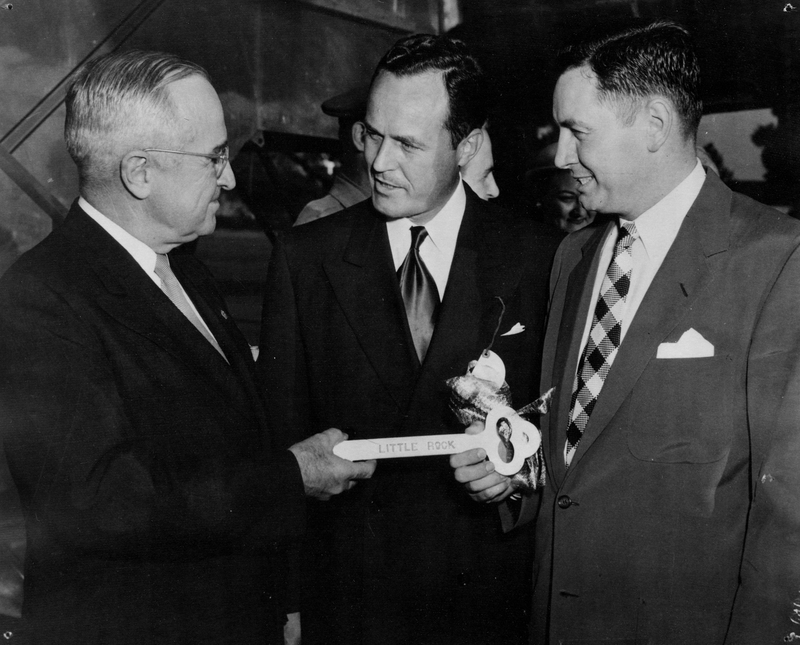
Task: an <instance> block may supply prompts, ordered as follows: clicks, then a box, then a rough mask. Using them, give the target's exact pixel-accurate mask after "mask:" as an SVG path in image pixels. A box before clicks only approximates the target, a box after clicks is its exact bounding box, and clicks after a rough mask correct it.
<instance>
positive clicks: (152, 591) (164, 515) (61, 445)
mask: <svg viewBox="0 0 800 645" xmlns="http://www.w3.org/2000/svg"><path fill="white" fill-rule="evenodd" d="M66 106H67V119H66V128H65V132H66V140H67V146H68V149H69V152H70V154H71V155H72V157H73V159H74V160H75V162H76V164H77V166H78V170H79V175H80V192H81V197H80V199H79V200H77V201H76V203H75V204H74V205H73V207H72V209H71V211H70V213H69V215H68V217H67V219H66V221H65V222H64V223H63V224H62V225H61V226H59V227H58V228H56V229H55V230H54V231H53V232H52V234H51V235H49V236H48V238H47V239H46V240H45V241H44V242H42V243H41V244H40V245H38V246H37V247H36V248H34V249H33V250H32V251H30V252H29V253H27V254H25V255H24V256H23V257H22V258H21V259H20V260H19V261H18V262H17V263H16V264H15V266H14V267H12V268H11V270H10V271H8V273H6V275H5V276H4V277H3V279H2V282H1V283H0V355H2V357H3V358H2V361H0V425H1V426H2V433H3V440H4V445H5V451H6V454H7V456H8V462H9V466H10V470H11V473H12V475H13V477H14V480H15V482H16V484H17V487H18V489H19V493H20V497H21V500H22V503H23V506H24V511H25V516H26V520H27V535H28V550H27V558H26V563H25V588H24V593H25V599H24V605H23V610H22V615H23V621H24V632H25V635H26V636H27V637H28V638H29V641H30V642H31V643H36V644H37V645H40V644H47V643H53V644H54V645H55V644H58V645H67V644H70V643H74V644H75V645H78V644H80V645H86V644H87V643H98V644H99V643H109V644H110V643H114V644H115V645H119V644H124V643H131V644H133V643H137V644H139V643H170V644H174V643H193V644H196V643H215V644H217V643H230V644H231V645H233V644H236V645H241V644H243V643H265V642H267V643H276V642H282V640H283V636H282V631H283V630H282V624H283V622H284V618H285V610H284V608H283V606H282V602H281V600H280V596H281V581H280V576H278V575H277V573H278V571H279V569H280V566H279V565H280V562H279V559H280V553H281V551H282V549H283V548H285V546H284V543H285V542H286V541H287V540H293V539H297V537H298V535H299V534H300V533H301V531H302V528H303V524H304V504H305V502H304V499H305V495H306V494H308V495H313V496H315V497H329V496H330V495H331V494H333V493H336V492H340V491H342V490H344V489H346V488H348V487H349V486H350V484H351V483H352V482H351V480H352V479H353V478H355V477H365V476H368V475H369V473H370V470H371V468H372V467H373V465H372V464H352V463H350V462H348V461H345V460H342V459H339V458H337V457H335V456H334V455H333V454H332V452H331V450H332V447H333V445H334V444H335V443H337V442H338V441H340V440H341V439H342V434H341V433H340V432H339V431H338V430H333V429H330V430H327V431H326V432H324V433H322V434H320V435H317V436H314V437H310V438H309V439H307V440H306V441H303V442H302V443H298V444H296V445H294V446H291V447H290V449H289V450H275V448H274V445H273V442H272V440H271V437H270V434H269V433H268V432H267V425H266V414H265V410H264V403H263V400H262V396H263V392H262V391H261V389H260V388H259V387H257V385H256V382H255V365H254V363H253V360H252V355H251V352H250V348H249V347H248V346H247V344H246V342H245V340H244V338H243V337H242V335H241V334H240V333H239V331H238V330H237V329H236V326H235V325H234V323H233V321H232V320H231V317H230V314H229V313H228V311H227V309H226V307H225V303H224V302H223V300H222V298H221V296H220V294H219V292H218V291H217V290H216V289H215V287H214V284H213V282H212V280H211V277H210V275H209V274H208V272H207V270H206V269H205V268H204V267H203V266H202V265H201V264H200V263H199V262H197V261H195V260H194V259H193V258H192V257H190V256H175V255H171V254H169V252H170V251H172V250H173V249H175V248H177V247H178V246H179V245H181V244H183V243H184V242H188V241H191V240H193V239H195V238H197V236H198V235H207V234H209V233H211V232H212V231H213V230H214V225H215V213H216V211H217V208H218V207H219V201H218V199H219V195H220V192H221V191H222V190H226V189H230V188H232V187H233V186H234V184H235V180H234V177H233V173H232V172H231V169H230V166H229V165H228V148H227V134H226V130H225V123H224V120H223V113H222V106H221V105H220V102H219V99H218V98H217V95H216V93H215V92H214V89H213V88H212V86H211V85H210V83H209V81H208V77H207V75H206V73H205V71H204V70H203V69H202V68H200V67H198V66H196V65H194V64H192V63H189V62H187V61H183V60H180V59H177V58H175V57H173V56H170V55H167V54H159V53H144V52H136V51H132V52H127V53H123V54H115V55H111V56H108V57H104V58H101V59H98V60H96V61H94V62H92V63H90V64H89V65H88V66H87V67H86V68H84V69H83V70H82V71H81V72H80V73H79V75H78V76H77V78H76V81H75V83H74V84H73V86H72V88H71V89H70V91H69V94H68V96H67V102H66Z"/></svg>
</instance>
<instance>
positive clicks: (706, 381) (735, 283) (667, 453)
mask: <svg viewBox="0 0 800 645" xmlns="http://www.w3.org/2000/svg"><path fill="white" fill-rule="evenodd" d="M613 226H614V225H613V224H611V225H609V226H608V227H607V228H605V229H596V230H586V231H580V232H578V233H576V234H574V235H570V236H568V237H567V238H566V240H565V241H564V243H563V244H562V246H561V247H560V249H559V252H558V254H557V256H556V260H555V262H554V268H553V274H552V278H551V298H552V304H551V309H550V313H549V320H548V326H547V334H546V340H545V349H544V358H543V368H542V379H543V382H542V387H543V388H547V387H550V386H555V387H556V388H557V390H556V398H555V401H554V408H553V410H552V414H551V415H548V417H547V418H546V419H545V420H544V422H543V435H544V441H543V445H544V455H545V460H546V464H547V472H548V475H549V477H550V479H549V482H548V486H547V487H546V489H545V490H544V495H543V498H542V502H541V510H540V511H539V516H538V520H537V522H536V546H537V549H536V556H535V567H534V577H535V587H534V602H533V613H532V616H533V630H532V631H533V640H532V642H534V643H553V644H555V643H559V644H560V643H564V644H568V643H576V644H577V643H595V642H597V643H599V642H602V643H626V644H627V643H630V644H633V643H637V644H638V643H648V644H659V643H663V644H664V645H667V644H669V645H680V644H686V645H690V644H697V643H703V644H704V645H714V644H721V643H723V642H731V643H734V642H735V643H742V644H743V643H750V644H751V645H752V644H753V643H759V644H761V643H764V644H766V643H773V642H775V643H777V642H781V640H780V637H782V636H783V635H784V634H785V633H787V631H788V627H789V626H790V623H789V622H788V618H789V615H790V613H791V610H792V605H791V602H792V600H793V599H794V598H795V597H796V596H797V595H798V590H799V589H800V567H799V566H797V565H798V555H797V549H796V548H790V543H793V542H795V541H796V540H797V537H796V536H797V535H798V533H797V531H798V529H800V526H798V523H797V521H794V520H793V524H791V523H788V524H787V523H786V519H787V517H786V515H785V514H784V516H783V517H779V516H778V515H775V514H773V515H772V516H769V515H768V514H767V513H762V514H761V515H760V516H759V517H758V522H759V524H762V525H763V526H765V527H766V526H769V525H770V523H773V522H774V523H775V524H774V525H773V526H772V529H774V527H775V526H780V529H778V533H779V534H780V535H781V536H782V537H783V538H784V539H785V540H786V541H785V542H784V543H782V544H779V543H778V541H777V540H775V539H774V537H775V535H774V534H773V536H772V537H773V539H772V540H771V541H769V542H768V544H769V548H770V549H771V552H770V553H769V554H761V557H760V558H759V557H756V558H755V559H754V560H753V565H751V566H750V567H748V566H745V567H742V552H743V547H744V544H745V539H746V536H747V540H748V541H749V540H750V537H749V536H750V535H752V534H753V532H754V530H758V528H759V527H758V526H756V525H754V523H753V520H754V518H755V517H756V516H754V517H753V518H751V521H750V526H749V527H748V524H747V521H748V512H749V511H750V506H751V499H752V497H753V495H755V497H756V500H757V504H756V506H757V507H759V506H760V505H759V504H758V501H759V499H760V498H761V497H762V496H764V495H771V494H772V491H773V488H775V489H777V490H779V491H780V492H779V493H777V494H776V497H775V498H774V499H772V500H771V501H769V502H767V504H765V505H764V506H763V507H762V508H763V509H766V508H770V509H772V508H773V505H774V503H775V500H777V499H780V500H782V502H783V503H787V504H788V503H791V504H792V506H794V507H796V506H797V500H798V493H800V487H798V486H796V485H792V484H796V483H797V474H793V475H792V478H791V481H790V482H783V483H782V484H774V483H773V481H772V480H770V479H769V477H767V478H764V477H763V476H762V475H761V468H762V463H763V461H764V455H765V453H766V452H767V451H768V450H769V448H770V446H772V448H773V450H774V449H778V450H781V449H782V448H784V447H785V446H786V445H787V444H786V443H782V444H778V445H773V444H772V441H773V440H774V437H775V436H777V435H778V433H776V428H782V429H783V431H784V433H785V434H789V433H788V429H789V428H791V434H793V435H797V434H798V433H797V423H798V419H799V418H800V417H798V416H797V415H795V416H794V417H793V418H791V419H788V418H787V419H783V420H782V421H780V419H781V407H782V406H785V405H789V406H792V409H796V407H797V405H798V402H800V398H799V397H800V389H798V383H797V375H798V374H800V372H798V364H797V362H798V357H800V354H799V351H800V326H798V325H797V324H796V321H797V320H798V316H800V290H799V289H798V285H800V257H798V253H797V246H798V240H799V239H800V238H799V237H798V236H799V235H800V225H799V224H798V223H797V222H796V221H793V220H791V219H790V218H788V217H786V216H784V215H781V214H780V213H778V212H776V211H773V210H772V209H769V208H766V207H764V206H762V205H760V204H758V203H756V202H754V201H752V200H750V199H748V198H746V197H743V196H741V195H738V194H736V193H732V192H731V191H730V190H728V189H727V188H726V187H725V186H724V185H723V184H722V182H721V181H720V180H719V179H718V178H717V176H716V175H715V174H713V173H708V175H707V177H706V180H705V183H704V185H703V188H702V190H701V192H700V194H699V196H698V197H697V199H696V201H695V203H694V204H693V206H692V207H691V209H690V210H689V213H688V214H687V216H686V219H685V221H684V223H683V225H682V227H681V229H680V231H679V233H678V236H677V238H676V239H675V242H674V243H673V245H672V247H671V249H670V250H669V252H668V254H667V256H666V258H665V259H664V263H663V264H662V266H661V268H660V270H659V272H658V273H657V274H656V276H655V277H654V279H653V282H652V284H651V286H650V288H649V290H648V292H647V294H646V295H645V298H644V300H643V301H642V303H641V306H640V307H639V310H638V312H637V313H636V316H635V318H634V319H633V321H632V322H631V325H630V327H629V329H628V332H627V334H626V336H625V339H624V340H623V342H622V345H621V346H620V349H619V353H618V354H617V357H616V359H615V362H614V364H613V366H612V368H611V371H610V372H609V374H608V377H607V379H606V381H605V384H604V386H603V389H602V391H601V393H600V396H599V398H598V400H597V404H596V406H595V408H594V410H593V412H592V415H591V417H590V419H589V422H588V425H587V427H586V430H585V432H584V435H583V438H582V440H581V442H580V444H579V446H578V449H577V451H576V453H575V455H574V456H573V460H572V463H571V465H570V467H569V469H567V470H565V466H564V456H563V451H564V443H565V441H566V428H567V425H568V417H569V407H570V397H571V394H572V387H573V380H574V378H575V371H576V367H577V363H578V359H579V354H580V351H581V349H582V348H581V347H580V343H581V335H582V332H583V328H584V324H585V321H586V319H587V316H588V315H589V311H590V308H592V307H594V302H592V301H591V291H592V284H593V281H594V276H595V275H596V273H597V271H598V270H599V267H598V262H599V256H600V249H601V247H602V242H603V239H604V238H605V236H606V235H608V234H610V233H611V232H612V230H613ZM689 329H695V330H696V331H697V332H699V333H700V334H702V336H703V337H704V338H705V339H706V340H708V341H709V342H710V343H711V344H713V346H714V356H713V357H704V358H703V357H698V358H684V359H666V358H657V350H658V347H659V345H661V344H662V343H674V342H676V341H678V339H679V338H680V337H681V336H682V335H683V334H684V332H686V331H687V330H689ZM779 422H780V423H781V424H783V425H779ZM782 441H783V439H782ZM797 441H798V440H797V439H796V438H794V439H792V442H793V443H792V444H791V445H793V446H797V445H798V444H797ZM794 454H795V455H796V454H797V453H796V452H795V453H794ZM798 465H800V464H798V462H797V460H796V458H795V461H794V469H795V471H796V470H797V467H798ZM784 468H785V466H784ZM773 484H774V485H773ZM787 484H788V485H787ZM759 489H763V490H764V492H761V491H760V490H759ZM536 512H537V504H536V503H534V502H532V501H527V502H525V504H524V506H523V508H522V511H521V516H520V522H523V523H524V522H525V521H527V520H529V519H530V518H532V517H534V516H535V514H536ZM792 515H793V516H794V515H796V512H793V513H792ZM792 519H793V518H792ZM751 557H754V553H753V552H752V549H751ZM759 560H764V561H772V562H773V564H775V563H777V562H785V566H787V567H791V570H787V571H786V572H785V576H782V577H783V578H784V579H783V580H780V581H779V580H778V579H777V577H775V576H774V575H773V574H772V573H771V572H769V571H767V570H765V569H762V570H760V571H758V572H755V571H754V568H755V566H756V563H757V562H758V561H759ZM748 569H749V573H747V574H746V575H747V577H748V578H750V580H747V579H746V584H747V586H751V587H753V588H758V590H759V593H763V594H765V595H767V596H768V597H769V598H770V600H769V602H767V603H760V604H759V606H758V607H755V606H753V607H751V609H755V610H756V612H758V611H761V610H764V609H765V606H766V605H767V604H770V603H772V604H773V606H772V607H771V609H770V611H769V612H767V613H766V614H763V613H762V618H761V619H759V618H754V621H750V623H749V624H748V625H747V629H748V632H747V634H744V632H741V631H739V632H738V633H737V631H736V630H733V629H731V631H730V633H729V635H728V641H726V640H725V639H726V633H727V632H728V624H729V621H730V620H731V613H732V607H733V604H734V598H735V597H736V595H737V591H738V590H739V576H740V574H741V573H742V572H743V571H745V570H748ZM781 585H783V586H782V587H781ZM779 587H780V588H779ZM749 596H750V597H749V598H748V599H747V600H744V601H743V602H744V604H745V605H748V604H750V603H751V601H752V599H753V589H750V590H749ZM777 614H780V615H782V616H784V618H783V620H782V622H781V624H780V625H778V624H777V623H776V622H775V621H774V620H773V618H774V616H775V615H777ZM753 615H754V616H755V613H754V614H753ZM768 616H769V619H768V620H765V619H767V617H768ZM756 621H757V622H756ZM761 621H764V623H763V624H761ZM781 630H784V631H781ZM779 633H780V636H778V634H779ZM743 634H744V636H743ZM767 634H770V636H769V637H767Z"/></svg>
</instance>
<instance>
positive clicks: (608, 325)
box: [566, 222, 639, 466]
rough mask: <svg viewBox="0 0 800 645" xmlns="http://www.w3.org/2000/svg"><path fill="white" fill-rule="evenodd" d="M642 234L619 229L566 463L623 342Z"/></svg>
mask: <svg viewBox="0 0 800 645" xmlns="http://www.w3.org/2000/svg"><path fill="white" fill-rule="evenodd" d="M638 237H639V233H638V232H637V231H636V226H635V225H634V224H633V223H632V222H629V223H625V224H623V225H622V226H621V227H620V231H619V239H618V240H617V244H616V246H615V247H614V254H613V256H612V257H611V264H609V265H608V270H607V271H606V274H605V276H604V277H603V282H602V284H601V285H600V296H599V298H598V299H597V305H596V306H595V309H594V316H593V317H592V327H591V330H590V331H589V338H588V339H587V340H586V347H585V348H584V350H583V354H582V356H581V360H580V363H579V364H578V371H577V372H576V374H575V383H574V385H573V388H572V402H571V404H570V412H569V427H568V428H567V453H566V463H567V466H569V463H570V462H571V461H572V456H573V455H574V454H575V449H576V448H577V447H578V443H579V442H580V440H581V437H582V436H583V431H584V430H585V429H586V424H587V423H588V422H589V416H590V415H591V414H592V410H593V409H594V406H595V403H597V397H598V396H599V395H600V390H601V389H602V387H603V383H604V382H605V380H606V376H607V375H608V371H609V370H610V369H611V364H612V363H613V362H614V358H616V356H617V351H618V350H619V344H620V341H621V340H622V320H623V318H624V316H625V309H626V308H627V304H628V291H629V289H630V286H631V272H632V269H633V254H632V252H631V246H632V245H633V243H634V242H635V241H636V240H637V239H638Z"/></svg>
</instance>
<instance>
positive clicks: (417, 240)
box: [411, 226, 428, 251]
mask: <svg viewBox="0 0 800 645" xmlns="http://www.w3.org/2000/svg"><path fill="white" fill-rule="evenodd" d="M426 237H428V229H426V228H425V227H424V226H412V227H411V248H412V249H415V250H417V251H419V247H420V245H421V244H422V243H423V242H424V241H425V238H426Z"/></svg>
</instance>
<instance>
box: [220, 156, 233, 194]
mask: <svg viewBox="0 0 800 645" xmlns="http://www.w3.org/2000/svg"><path fill="white" fill-rule="evenodd" d="M217 185H218V186H219V187H220V188H222V189H224V190H233V189H234V188H236V176H235V175H234V174H233V168H232V167H231V162H230V160H229V161H228V163H226V164H225V168H224V170H223V171H222V174H221V175H220V176H219V179H217Z"/></svg>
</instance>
